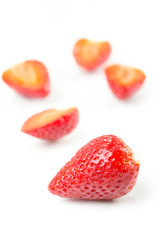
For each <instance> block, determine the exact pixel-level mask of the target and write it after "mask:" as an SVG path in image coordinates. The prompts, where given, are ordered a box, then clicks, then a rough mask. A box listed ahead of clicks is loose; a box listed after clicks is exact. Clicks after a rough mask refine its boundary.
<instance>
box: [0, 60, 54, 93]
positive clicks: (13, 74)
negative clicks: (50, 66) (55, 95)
mask: <svg viewBox="0 0 160 240" xmlns="http://www.w3.org/2000/svg"><path fill="white" fill-rule="evenodd" d="M2 79H3V80H4V82H5V83H7V84H8V85H9V86H10V87H12V88H13V89H14V90H16V91H17V92H18V93H20V94H22V95H24V96H27V97H46V96H47V95H48V94H49V91H50V84H49V75H48V72H47V69H46V67H45V66H44V64H43V63H41V62H38V61H35V60H31V61H25V62H23V63H21V64H17V65H14V66H13V67H11V68H9V69H8V70H6V71H5V72H4V73H3V75H2Z"/></svg>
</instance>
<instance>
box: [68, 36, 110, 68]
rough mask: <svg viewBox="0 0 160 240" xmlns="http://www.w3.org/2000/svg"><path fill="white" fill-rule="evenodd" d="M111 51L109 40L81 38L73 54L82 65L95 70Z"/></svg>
mask: <svg viewBox="0 0 160 240" xmlns="http://www.w3.org/2000/svg"><path fill="white" fill-rule="evenodd" d="M110 52H111V46H110V44H109V43H108V42H93V41H90V40H87V39H80V40H79V41H78V42H76V44H75V46H74V50H73V55H74V57H75V60H76V62H77V63H78V64H79V65H80V66H81V67H83V68H85V69H87V70H93V69H95V68H96V67H98V66H99V65H101V64H102V63H104V62H105V61H106V59H107V58H108V56H109V54H110Z"/></svg>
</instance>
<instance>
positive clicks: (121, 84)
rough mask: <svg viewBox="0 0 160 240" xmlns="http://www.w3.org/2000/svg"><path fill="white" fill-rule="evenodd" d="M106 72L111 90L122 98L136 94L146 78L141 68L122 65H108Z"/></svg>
mask: <svg viewBox="0 0 160 240" xmlns="http://www.w3.org/2000/svg"><path fill="white" fill-rule="evenodd" d="M105 73H106V77H107V80H108V84H109V86H110V88H111V90H112V91H113V93H114V94H115V95H116V96H117V97H118V98H120V99H126V98H129V97H130V96H131V95H132V94H134V93H135V92H136V91H137V90H138V89H139V88H140V87H141V86H142V84H143V82H144V80H145V78H146V77H145V74H144V73H143V72H142V71H141V70H139V69H136V68H132V67H126V66H122V65H112V66H110V67H107V68H106V69H105Z"/></svg>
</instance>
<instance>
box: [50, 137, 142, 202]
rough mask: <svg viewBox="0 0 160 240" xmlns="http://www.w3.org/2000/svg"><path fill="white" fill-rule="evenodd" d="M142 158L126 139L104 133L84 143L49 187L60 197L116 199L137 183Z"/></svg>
mask: <svg viewBox="0 0 160 240" xmlns="http://www.w3.org/2000/svg"><path fill="white" fill-rule="evenodd" d="M138 172H139V162H137V161H136V160H135V158H134V154H133V152H132V150H131V149H130V148H129V147H128V146H127V145H126V144H125V142H124V141H123V140H122V139H120V138H118V137H116V136H114V135H104V136H101V137H98V138H95V139H93V140H92V141H90V142H89V143H87V144H86V145H85V146H83V147H82V148H81V149H80V150H79V151H78V152H77V153H76V155H75V156H74V157H73V158H72V159H71V160H70V161H69V162H68V163H67V164H66V165H65V166H64V167H63V168H62V169H61V170H60V171H59V172H58V173H57V175H56V176H55V177H54V178H53V180H52V181H51V182H50V184H49V186H48V189H49V191H50V192H51V193H53V194H56V195H59V196H60V197H68V198H79V199H114V198H118V197H121V196H123V195H125V194H127V193H128V192H129V191H130V190H131V189H132V188H133V186H134V185H135V182H136V180H137V175H138Z"/></svg>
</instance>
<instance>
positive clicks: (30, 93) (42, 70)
mask: <svg viewBox="0 0 160 240" xmlns="http://www.w3.org/2000/svg"><path fill="white" fill-rule="evenodd" d="M24 63H31V65H33V64H34V65H35V66H36V68H37V69H38V72H39V76H40V78H41V81H42V83H43V84H42V86H39V85H37V86H36V87H35V88H34V89H32V88H29V87H24V86H22V85H18V84H15V83H14V82H12V79H10V78H8V77H6V76H5V75H4V74H5V73H4V74H3V75H2V79H3V80H4V82H5V83H6V84H7V85H8V86H10V87H11V88H13V89H14V90H15V91H17V92H18V93H20V94H22V95H24V96H25V97H31V98H43V97H46V96H47V95H48V94H49V92H50V79H49V74H48V71H47V69H46V67H45V66H44V64H43V63H41V62H39V61H36V60H29V61H26V62H24Z"/></svg>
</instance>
